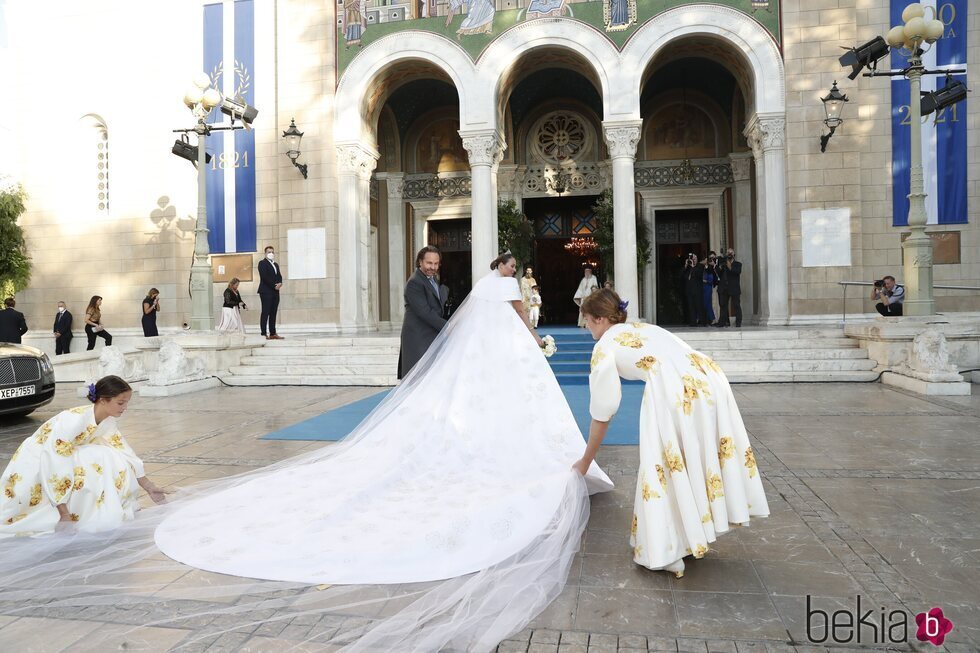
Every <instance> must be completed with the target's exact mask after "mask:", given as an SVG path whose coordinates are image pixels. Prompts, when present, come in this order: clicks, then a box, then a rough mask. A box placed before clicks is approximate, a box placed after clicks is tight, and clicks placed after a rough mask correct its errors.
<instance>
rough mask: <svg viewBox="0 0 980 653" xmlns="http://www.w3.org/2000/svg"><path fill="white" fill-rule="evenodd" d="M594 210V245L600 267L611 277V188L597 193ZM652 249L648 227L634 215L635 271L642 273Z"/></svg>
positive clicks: (613, 256) (612, 259) (612, 265)
mask: <svg viewBox="0 0 980 653" xmlns="http://www.w3.org/2000/svg"><path fill="white" fill-rule="evenodd" d="M592 210H593V212H595V222H596V228H595V231H594V232H593V233H592V237H593V238H594V239H595V242H596V245H597V246H598V249H599V260H600V261H601V262H602V267H603V268H604V269H605V270H606V275H607V277H611V276H613V274H614V271H615V269H616V267H615V247H614V246H613V222H614V220H613V194H612V190H610V189H606V190H604V191H602V193H601V194H600V195H599V199H598V200H596V203H595V204H593V205H592ZM652 251H653V244H652V243H651V242H650V229H649V228H648V226H647V224H646V223H645V222H644V221H643V220H642V219H641V218H640V216H639V215H637V216H636V267H637V273H642V272H643V268H644V267H645V266H646V264H647V263H649V262H650V254H651V253H652Z"/></svg>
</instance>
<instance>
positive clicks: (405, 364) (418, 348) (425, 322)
mask: <svg viewBox="0 0 980 653" xmlns="http://www.w3.org/2000/svg"><path fill="white" fill-rule="evenodd" d="M441 262H442V254H441V253H440V252H439V249H438V248H436V247H432V246H431V245H430V246H427V247H423V248H422V249H420V250H419V253H418V255H416V257H415V267H416V270H415V273H414V274H413V275H412V276H411V278H409V280H408V283H407V284H405V321H404V322H403V323H402V342H401V353H400V354H399V356H398V378H399V379H402V378H404V377H405V376H406V375H407V374H408V372H409V370H411V369H412V368H413V367H414V366H415V364H416V363H418V362H419V359H421V358H422V356H424V355H425V352H426V351H427V350H428V349H429V345H431V344H432V341H433V340H435V339H436V336H437V335H439V331H440V330H441V329H442V327H443V326H444V325H445V324H446V320H445V319H444V318H443V317H442V315H443V310H444V308H445V305H446V296H445V293H444V292H442V289H441V288H440V286H439V281H438V280H437V279H436V275H438V274H439V264H440V263H441Z"/></svg>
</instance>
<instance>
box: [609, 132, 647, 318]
mask: <svg viewBox="0 0 980 653" xmlns="http://www.w3.org/2000/svg"><path fill="white" fill-rule="evenodd" d="M641 125H642V122H641V121H639V120H624V121H616V122H603V123H602V132H603V136H604V137H605V139H606V146H607V147H608V148H609V157H610V158H611V159H612V177H613V236H614V253H615V258H616V262H615V270H613V276H614V277H615V279H614V284H615V286H616V292H617V293H619V296H620V297H622V298H623V299H625V300H628V301H629V308H628V309H627V315H628V317H629V318H630V319H636V318H637V316H638V315H639V311H640V281H639V275H638V273H637V269H636V264H637V261H636V199H635V197H634V196H635V188H634V181H633V163H634V161H635V158H636V145H637V143H639V142H640V126H641Z"/></svg>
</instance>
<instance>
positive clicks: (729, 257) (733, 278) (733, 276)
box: [715, 247, 742, 328]
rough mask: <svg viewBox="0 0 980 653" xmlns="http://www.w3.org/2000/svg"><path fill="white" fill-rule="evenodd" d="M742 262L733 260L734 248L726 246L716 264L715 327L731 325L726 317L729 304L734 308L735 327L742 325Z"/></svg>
mask: <svg viewBox="0 0 980 653" xmlns="http://www.w3.org/2000/svg"><path fill="white" fill-rule="evenodd" d="M741 276H742V262H741V261H736V260H735V250H734V249H732V248H731V247H729V248H728V253H727V254H725V258H724V259H723V260H722V261H721V264H720V265H719V266H718V304H719V307H720V308H719V310H718V321H717V322H715V326H717V327H727V326H731V325H732V323H731V321H730V319H729V317H728V315H729V305H731V308H733V309H735V327H736V328H741V326H742V280H741Z"/></svg>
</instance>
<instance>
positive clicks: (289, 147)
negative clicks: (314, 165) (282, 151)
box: [282, 118, 307, 179]
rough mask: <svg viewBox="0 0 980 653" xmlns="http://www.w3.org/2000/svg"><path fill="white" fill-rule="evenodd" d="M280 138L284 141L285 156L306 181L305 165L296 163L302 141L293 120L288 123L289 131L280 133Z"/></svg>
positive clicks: (301, 134)
mask: <svg viewBox="0 0 980 653" xmlns="http://www.w3.org/2000/svg"><path fill="white" fill-rule="evenodd" d="M282 137H283V139H284V140H285V141H286V156H288V157H289V160H290V161H292V162H293V165H294V166H296V168H297V169H298V170H299V171H300V173H302V175H303V179H306V174H307V165H306V164H305V163H299V162H297V159H299V155H300V149H299V145H300V143H301V142H302V141H303V132H301V131H300V130H299V129H297V127H296V119H295V118H293V119H292V120H290V121H289V129H287V130H286V131H284V132H283V133H282Z"/></svg>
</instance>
